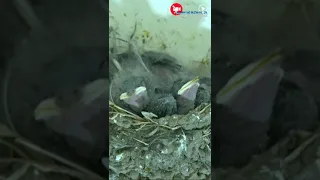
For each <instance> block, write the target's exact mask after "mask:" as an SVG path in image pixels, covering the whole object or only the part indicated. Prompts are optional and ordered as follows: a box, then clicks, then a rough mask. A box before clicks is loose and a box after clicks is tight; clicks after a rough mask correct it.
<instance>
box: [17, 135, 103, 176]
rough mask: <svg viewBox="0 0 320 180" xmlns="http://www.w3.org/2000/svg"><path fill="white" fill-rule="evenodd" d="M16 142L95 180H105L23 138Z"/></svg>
mask: <svg viewBox="0 0 320 180" xmlns="http://www.w3.org/2000/svg"><path fill="white" fill-rule="evenodd" d="M15 141H16V142H17V143H19V144H21V145H23V146H25V147H28V148H29V149H32V150H34V151H36V152H39V153H41V154H43V155H46V156H48V157H51V158H52V159H54V160H56V161H59V162H61V163H63V164H65V165H67V166H70V167H72V168H74V169H77V170H79V171H80V172H82V173H84V174H87V175H89V176H91V177H94V178H95V179H103V178H102V177H100V176H99V175H97V174H96V173H94V172H92V171H90V170H89V169H86V168H84V167H82V166H79V165H77V164H75V163H73V162H71V161H69V160H67V159H65V158H63V157H61V156H58V155H56V154H53V153H51V152H49V151H46V150H44V149H42V148H40V147H38V146H36V145H34V144H31V143H29V142H28V141H26V140H24V139H22V138H17V139H16V140H15Z"/></svg>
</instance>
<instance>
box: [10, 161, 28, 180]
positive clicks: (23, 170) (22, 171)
mask: <svg viewBox="0 0 320 180" xmlns="http://www.w3.org/2000/svg"><path fill="white" fill-rule="evenodd" d="M29 168H30V164H24V165H23V166H22V167H21V168H19V169H18V170H17V171H15V172H14V173H12V174H11V176H9V177H8V178H7V180H19V179H21V177H22V176H23V175H24V174H26V172H27V170H28V169H29Z"/></svg>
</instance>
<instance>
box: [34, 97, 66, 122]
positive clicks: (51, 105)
mask: <svg viewBox="0 0 320 180" xmlns="http://www.w3.org/2000/svg"><path fill="white" fill-rule="evenodd" d="M60 114H61V109H60V107H59V106H58V105H57V104H56V101H55V99H54V98H50V99H45V100H43V101H41V102H40V103H39V105H38V106H37V107H36V109H35V111H34V117H35V120H37V121H40V120H42V121H45V120H49V119H52V118H54V117H57V116H60Z"/></svg>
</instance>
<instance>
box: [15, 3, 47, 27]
mask: <svg viewBox="0 0 320 180" xmlns="http://www.w3.org/2000/svg"><path fill="white" fill-rule="evenodd" d="M13 2H14V5H15V6H16V8H17V11H18V12H19V14H20V16H21V17H22V18H23V19H24V20H25V21H26V23H27V24H28V25H29V26H30V28H31V29H36V28H37V27H39V26H41V22H40V20H39V18H38V17H37V15H36V13H35V12H34V10H33V8H32V6H31V5H30V4H29V2H28V1H27V0H14V1H13Z"/></svg>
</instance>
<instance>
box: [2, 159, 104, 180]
mask: <svg viewBox="0 0 320 180" xmlns="http://www.w3.org/2000/svg"><path fill="white" fill-rule="evenodd" d="M0 162H1V163H22V164H24V165H29V166H30V165H31V166H33V167H35V168H36V169H38V170H40V171H42V172H46V173H48V172H51V173H52V172H53V173H60V174H65V175H68V176H72V177H76V178H79V179H82V180H87V179H92V178H93V179H94V180H103V179H102V178H100V177H99V178H98V177H93V176H90V175H88V174H84V173H83V172H79V171H75V170H73V169H70V168H67V167H62V166H58V165H52V164H46V163H39V162H35V161H30V160H25V159H19V158H3V159H0Z"/></svg>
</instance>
